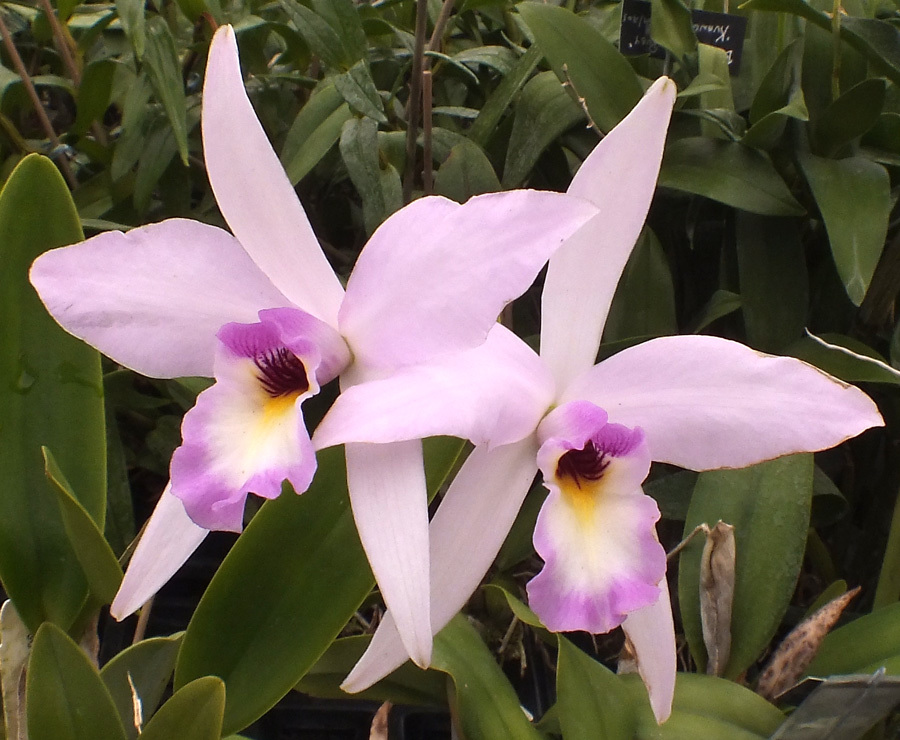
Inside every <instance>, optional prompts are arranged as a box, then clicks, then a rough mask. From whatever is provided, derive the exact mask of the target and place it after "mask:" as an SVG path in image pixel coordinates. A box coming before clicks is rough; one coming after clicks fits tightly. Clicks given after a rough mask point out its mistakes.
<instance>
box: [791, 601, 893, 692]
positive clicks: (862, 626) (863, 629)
mask: <svg viewBox="0 0 900 740" xmlns="http://www.w3.org/2000/svg"><path fill="white" fill-rule="evenodd" d="M882 665H885V666H889V667H890V671H889V672H890V673H892V674H894V675H898V674H900V603H894V604H891V605H890V606H884V607H882V608H881V609H876V610H875V611H873V612H872V613H871V614H866V615H865V616H862V617H859V618H858V619H854V620H853V621H852V622H850V623H849V624H846V625H844V626H843V627H839V628H838V629H836V630H834V632H831V633H830V634H829V635H828V636H827V637H826V638H825V640H824V641H823V642H822V646H821V648H819V652H818V653H817V654H816V657H815V658H814V659H813V662H812V663H810V665H809V668H807V670H806V674H807V675H809V676H833V675H837V674H846V673H867V672H870V671H874V670H876V669H877V668H879V667H880V666H882Z"/></svg>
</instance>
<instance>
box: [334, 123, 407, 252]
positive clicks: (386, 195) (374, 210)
mask: <svg viewBox="0 0 900 740" xmlns="http://www.w3.org/2000/svg"><path fill="white" fill-rule="evenodd" d="M340 149H341V157H342V158H343V160H344V164H345V165H346V167H347V172H348V173H349V174H350V179H351V180H352V181H353V185H354V187H355V188H356V192H357V193H359V197H360V198H361V199H362V206H363V220H364V221H365V225H366V233H368V234H371V233H372V232H373V231H375V229H376V228H378V226H379V225H380V224H381V223H382V221H384V220H385V219H386V218H387V217H388V216H390V215H391V214H392V213H393V212H394V211H396V210H398V209H400V208H401V207H402V206H403V193H402V191H401V186H400V175H399V174H398V173H397V170H395V169H394V168H393V167H392V166H391V165H390V164H386V165H385V166H384V168H383V169H382V164H381V155H380V153H379V150H378V125H377V124H376V123H375V121H373V120H372V119H371V118H351V119H350V120H349V121H347V122H346V123H345V124H344V128H343V131H341V142H340Z"/></svg>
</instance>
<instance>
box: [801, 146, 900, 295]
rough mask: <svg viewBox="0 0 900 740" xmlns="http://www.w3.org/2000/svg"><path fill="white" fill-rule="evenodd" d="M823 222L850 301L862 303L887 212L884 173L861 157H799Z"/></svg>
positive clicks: (888, 185)
mask: <svg viewBox="0 0 900 740" xmlns="http://www.w3.org/2000/svg"><path fill="white" fill-rule="evenodd" d="M799 161H800V167H801V169H802V170H803V174H804V175H805V177H806V181H807V183H809V188H810V190H811V191H812V194H813V197H814V198H815V200H816V205H818V207H819V211H820V212H821V214H822V220H823V221H824V222H825V230H826V231H827V232H828V241H829V242H830V244H831V254H832V256H833V257H834V263H835V265H836V266H837V270H838V274H839V275H840V276H841V281H842V282H843V283H844V288H845V289H846V290H847V295H848V296H849V297H850V300H851V301H853V303H854V304H855V305H857V306H858V305H859V304H860V303H862V300H863V298H864V297H865V295H866V291H867V290H868V289H869V283H870V282H871V280H872V275H873V274H874V272H875V266H876V265H877V264H878V259H879V258H880V257H881V251H882V249H883V248H884V241H885V238H886V236H887V226H888V218H889V216H890V212H891V183H890V178H889V177H888V173H887V171H886V170H885V169H884V167H882V166H881V165H879V164H875V162H871V161H870V160H868V159H865V158H864V157H848V158H847V159H837V160H836V159H823V158H822V157H816V156H814V155H812V154H807V155H804V156H802V157H800V159H799Z"/></svg>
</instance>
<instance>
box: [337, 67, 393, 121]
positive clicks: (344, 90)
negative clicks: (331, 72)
mask: <svg viewBox="0 0 900 740" xmlns="http://www.w3.org/2000/svg"><path fill="white" fill-rule="evenodd" d="M332 80H333V82H334V86H335V88H336V89H337V91H338V92H339V93H340V94H341V96H342V97H343V98H344V100H346V101H347V104H348V105H349V106H350V107H351V108H353V110H355V111H356V112H357V113H359V114H361V115H363V116H367V117H369V118H372V119H374V120H375V121H378V122H379V123H387V116H385V115H384V106H383V105H382V103H381V96H380V95H379V94H378V89H377V88H376V87H375V83H374V82H373V81H372V73H371V72H370V71H369V65H368V64H366V62H365V61H359V62H357V63H356V64H354V65H353V66H352V67H350V69H348V70H347V71H346V72H343V73H341V74H339V75H336V76H335V77H332Z"/></svg>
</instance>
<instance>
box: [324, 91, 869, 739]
mask: <svg viewBox="0 0 900 740" xmlns="http://www.w3.org/2000/svg"><path fill="white" fill-rule="evenodd" d="M674 95H675V89H674V84H673V83H672V82H671V81H669V80H659V81H658V82H657V83H655V84H654V86H653V87H651V89H650V90H649V91H648V93H647V95H646V96H645V97H644V99H643V100H642V101H641V102H640V103H639V104H638V106H637V107H636V108H635V110H634V111H632V113H631V114H630V115H629V117H628V118H626V119H625V121H623V123H622V124H620V126H619V127H618V128H617V129H615V130H613V131H612V132H611V133H610V134H609V135H608V136H607V137H606V138H605V139H604V140H603V141H601V143H600V144H599V145H598V146H597V147H596V149H595V150H594V151H593V152H592V153H591V155H590V156H589V157H588V158H587V159H586V160H585V162H584V163H583V164H582V166H581V168H580V169H579V171H578V173H577V174H576V176H575V178H574V180H573V182H572V185H571V187H570V188H569V191H568V192H569V193H570V194H573V195H577V196H580V197H583V198H587V199H590V200H592V201H593V202H594V203H596V204H597V205H598V206H599V207H601V209H602V210H603V211H604V212H605V214H606V218H603V216H597V217H595V218H594V219H593V220H592V221H591V222H590V223H589V224H588V225H586V226H585V227H583V228H582V229H581V230H580V231H579V232H578V233H577V234H576V235H575V236H574V237H572V238H571V239H570V240H569V241H568V242H567V243H566V244H565V245H564V246H563V247H562V248H561V249H560V250H559V251H558V252H557V253H556V254H555V255H554V256H553V257H552V258H551V260H550V265H549V268H548V274H547V279H546V282H545V284H544V290H543V296H542V326H541V351H540V356H538V355H537V354H535V352H534V351H533V350H531V349H530V348H529V347H528V346H527V345H526V344H525V343H524V342H522V341H521V340H520V339H518V338H517V337H516V336H515V335H513V334H512V333H511V332H510V331H508V330H507V329H505V328H503V327H502V326H500V325H497V326H496V327H495V328H494V329H493V330H492V331H491V332H490V335H489V337H488V340H487V342H486V343H485V344H483V345H481V346H479V347H477V348H475V349H472V350H471V351H468V352H465V353H462V354H458V355H455V356H453V357H452V358H449V359H444V358H441V359H438V360H436V361H434V362H429V363H425V364H423V365H420V366H418V367H415V368H409V369H406V370H403V371H401V372H399V373H398V374H396V375H394V376H392V377H391V378H389V379H384V380H379V381H375V382H372V383H366V384H362V385H357V386H355V387H353V388H350V389H348V391H347V392H345V393H344V394H342V396H341V397H340V398H339V399H338V400H337V402H336V403H335V405H334V406H333V407H332V409H331V411H330V412H329V414H328V415H327V417H326V418H325V419H324V421H323V423H322V424H321V425H320V426H319V428H318V429H317V431H316V434H315V436H314V440H313V441H314V444H315V445H316V448H317V449H319V448H324V447H326V446H328V445H330V444H338V443H352V444H359V443H388V442H390V443H396V442H399V441H402V440H406V439H416V438H420V437H427V436H430V435H440V434H449V435H454V436H457V437H462V438H466V439H469V440H471V441H472V442H474V443H475V445H476V447H475V449H474V451H473V452H472V453H471V455H470V456H469V458H468V459H467V460H466V462H465V463H464V465H463V466H462V468H461V470H460V472H459V473H458V475H457V476H456V478H455V479H454V481H453V483H452V484H451V485H450V487H449V489H448V491H447V493H446V495H445V497H444V499H443V501H442V502H441V504H440V506H439V507H438V510H437V512H436V514H435V516H434V519H433V520H432V522H431V553H430V562H431V582H432V592H431V593H432V595H431V620H432V627H433V629H435V630H436V631H437V630H440V629H441V628H442V627H443V626H444V625H445V624H447V622H448V621H449V620H450V619H451V618H452V617H453V615H454V614H456V613H457V612H458V611H459V610H460V609H461V608H462V607H463V605H464V604H465V602H466V600H467V599H468V598H469V596H470V595H471V594H472V592H473V591H474V590H475V589H476V588H477V586H478V584H479V582H480V580H481V579H482V578H483V576H484V574H485V573H486V572H487V570H488V568H489V567H490V565H491V563H492V561H493V559H494V558H495V556H496V555H497V552H498V551H499V549H500V546H501V545H502V543H503V541H504V539H505V537H506V534H507V532H508V531H509V529H510V527H511V526H512V524H513V521H514V519H515V517H516V514H517V512H518V510H519V507H520V505H521V503H522V500H523V499H524V497H525V495H526V493H527V492H528V490H529V488H530V486H531V483H532V480H533V478H534V475H535V473H536V472H537V471H538V470H541V471H542V473H543V477H544V484H545V485H546V487H547V488H548V490H549V492H550V493H549V495H548V497H547V499H546V501H545V503H544V505H543V508H542V509H541V512H540V514H539V517H538V520H537V524H536V527H535V532H534V544H535V549H536V550H537V552H538V554H539V555H540V556H541V557H542V558H543V559H544V562H545V564H544V567H543V570H542V571H541V572H540V573H539V574H538V575H537V576H536V577H535V578H534V579H533V580H532V581H531V582H530V583H529V584H528V587H527V591H528V597H529V603H530V606H531V607H532V608H533V610H534V611H535V612H536V613H537V615H538V616H539V617H540V618H541V620H542V621H543V623H544V624H545V625H546V626H547V627H548V628H549V629H551V630H553V631H569V630H585V631H588V632H594V633H601V632H607V631H609V630H611V629H613V628H615V627H617V626H619V625H621V626H622V628H623V629H624V631H625V634H626V635H627V637H628V639H629V640H630V642H631V644H632V645H633V647H634V651H635V653H636V657H637V663H638V670H639V672H640V675H641V677H642V679H643V681H644V683H645V684H646V686H647V689H648V692H649V698H650V704H651V706H652V708H653V711H654V713H655V716H656V718H657V720H658V721H659V722H663V721H665V719H667V718H668V716H669V714H670V712H671V706H672V698H673V693H674V687H675V675H676V654H675V632H674V626H673V620H672V611H671V604H670V600H669V593H668V588H667V585H666V577H665V573H666V557H665V552H664V551H663V548H662V546H661V545H660V544H659V541H658V539H657V537H656V532H655V523H656V521H657V520H658V519H659V510H658V508H657V506H656V503H655V501H654V500H653V499H652V498H650V497H648V496H646V495H644V493H643V491H642V489H641V484H642V482H643V481H644V479H645V477H646V476H647V473H648V471H649V468H650V462H651V460H656V461H660V462H666V463H671V464H674V465H678V466H681V467H684V468H689V469H692V470H712V469H717V468H740V467H744V466H747V465H752V464H754V463H758V462H761V461H764V460H770V459H773V458H777V457H779V456H782V455H788V454H791V453H796V452H804V451H815V450H822V449H826V448H828V447H832V446H834V445H836V444H839V443H840V442H843V441H844V440H846V439H848V438H850V437H853V436H855V435H857V434H859V433H860V432H862V431H863V430H865V429H868V428H869V427H873V426H880V425H882V424H883V421H882V419H881V416H880V415H879V413H878V410H877V408H876V406H875V404H874V403H873V402H872V401H871V399H869V397H868V396H866V395H865V394H864V393H862V392H861V391H860V390H858V389H857V388H854V387H853V386H850V385H847V384H845V383H842V382H840V381H838V380H836V379H834V378H832V377H830V376H829V375H827V374H825V373H824V372H822V371H820V370H818V369H817V368H815V367H813V366H811V365H807V364H805V363H803V362H801V361H799V360H795V359H791V358H786V357H773V356H769V355H764V354H762V353H759V352H755V351H754V350H751V349H749V348H747V347H745V346H743V345H741V344H738V343H736V342H732V341H728V340H725V339H720V338H717V337H712V336H673V337H663V338H658V339H653V340H650V341H647V342H644V343H642V344H639V345H637V346H634V347H631V348H629V349H625V350H623V351H621V352H619V353H618V354H616V355H614V356H612V357H611V358H609V359H607V360H605V361H603V362H601V363H599V364H596V365H595V364H594V362H595V359H596V355H597V351H598V347H599V344H600V338H601V333H602V330H603V326H604V323H605V321H606V317H607V314H608V311H609V307H610V304H611V302H612V298H613V293H614V292H615V288H616V284H617V283H618V280H619V277H620V275H621V274H622V270H623V268H624V266H625V263H626V261H627V259H628V256H629V254H630V252H631V250H632V248H633V245H634V244H635V242H636V239H637V237H638V235H639V233H640V230H641V227H642V224H643V221H644V219H645V217H646V214H647V210H648V208H649V203H650V197H651V196H652V192H653V183H654V182H655V179H656V175H657V168H658V166H659V162H660V158H661V155H662V149H663V143H664V139H665V132H666V125H665V124H666V121H667V118H668V115H669V112H670V111H671V108H672V103H673V100H674ZM639 132H642V133H639ZM620 136H622V137H625V136H627V137H629V138H630V139H631V141H632V142H637V141H640V146H641V152H642V154H643V155H644V156H643V158H642V159H641V161H640V162H639V163H635V162H634V161H633V160H632V159H629V157H628V153H629V148H630V147H629V146H628V145H627V144H625V145H623V144H622V142H621V141H620V140H619V138H618V137H620ZM635 167H637V168H638V169H642V170H643V175H642V176H640V177H638V180H641V181H642V182H643V183H644V187H643V188H635V187H632V184H633V183H632V182H627V183H626V182H625V181H624V180H617V179H616V178H615V177H610V173H611V172H620V173H627V172H629V171H630V170H631V169H632V168H635ZM623 177H624V176H623ZM648 184H649V186H648ZM610 213H611V214H616V218H610V217H609V214H610ZM406 658H407V653H406V651H405V650H404V646H403V644H402V642H401V641H400V639H399V638H398V633H397V626H396V624H395V622H394V620H393V618H392V616H391V612H390V610H388V612H387V613H386V615H385V618H384V620H383V621H382V623H381V624H380V625H379V627H378V630H377V631H376V633H375V635H374V637H373V639H372V642H371V644H370V646H369V648H368V650H367V652H366V653H365V654H364V656H363V657H362V659H361V660H360V661H359V662H358V663H357V665H356V666H355V667H354V669H353V671H352V672H351V673H350V675H349V676H348V677H347V679H346V680H345V682H344V684H343V687H344V688H345V690H347V691H351V692H355V691H360V690H362V689H365V688H366V687H368V686H370V685H371V684H373V683H374V682H376V681H378V680H379V679H381V678H382V677H384V676H386V675H387V674H388V673H390V672H391V671H392V670H394V669H395V668H397V667H398V666H399V665H400V664H402V663H403V662H404V661H405V660H406Z"/></svg>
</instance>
